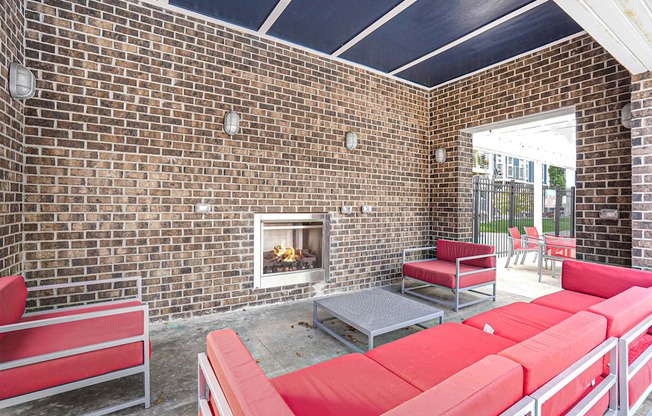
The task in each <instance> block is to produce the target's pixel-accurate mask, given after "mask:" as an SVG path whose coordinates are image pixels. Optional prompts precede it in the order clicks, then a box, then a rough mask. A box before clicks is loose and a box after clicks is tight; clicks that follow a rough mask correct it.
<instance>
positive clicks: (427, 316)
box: [313, 289, 444, 352]
mask: <svg viewBox="0 0 652 416" xmlns="http://www.w3.org/2000/svg"><path fill="white" fill-rule="evenodd" d="M318 308H319V309H322V310H324V311H326V312H328V313H329V314H331V315H332V317H331V318H326V319H317V309H318ZM436 318H439V323H440V324H442V323H443V322H444V312H443V311H442V310H441V309H437V308H435V307H433V306H429V305H424V304H423V303H421V302H417V301H416V300H413V299H410V298H406V297H404V296H401V295H397V294H394V293H391V292H389V291H387V290H384V289H370V290H363V291H360V292H355V293H350V294H345V295H340V296H333V297H329V298H324V299H317V300H315V301H314V303H313V319H314V325H315V327H316V328H320V329H321V330H323V331H324V332H326V333H328V334H330V335H332V336H333V337H335V338H336V339H338V340H339V341H341V342H343V343H344V344H346V345H347V346H349V347H351V348H353V349H354V350H356V351H359V352H364V350H362V349H361V348H359V347H358V346H356V345H354V344H353V343H351V342H349V341H347V340H346V339H345V338H344V337H342V336H340V335H339V334H338V333H336V332H335V331H333V330H332V329H330V328H328V327H326V325H324V324H323V323H324V322H326V321H331V320H333V319H339V320H340V321H342V322H344V323H346V324H348V325H350V326H352V327H353V328H355V329H357V330H358V331H360V332H362V333H363V334H365V335H367V336H368V337H369V346H368V350H371V349H373V347H374V337H375V336H377V335H380V334H385V333H387V332H391V331H395V330H397V329H401V328H405V327H407V326H410V325H417V326H420V327H421V328H426V327H425V326H423V325H421V322H425V321H429V320H431V319H436Z"/></svg>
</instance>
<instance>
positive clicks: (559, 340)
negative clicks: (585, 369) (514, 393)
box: [498, 311, 607, 395]
mask: <svg viewBox="0 0 652 416" xmlns="http://www.w3.org/2000/svg"><path fill="white" fill-rule="evenodd" d="M606 333H607V320H606V319H605V318H604V317H603V316H600V315H596V314H593V313H589V312H584V311H582V312H578V313H576V314H575V315H573V316H571V317H570V318H568V319H566V320H564V321H562V322H560V323H558V324H557V325H555V326H553V327H551V328H549V329H547V330H545V331H543V332H542V333H540V334H538V335H535V336H533V337H532V338H529V339H526V340H525V341H523V342H521V343H520V344H517V345H514V346H513V347H509V348H507V349H506V350H503V351H501V352H499V353H498V355H501V356H503V357H507V358H509V359H511V360H514V361H516V362H517V363H520V364H521V365H522V366H523V370H524V377H525V382H524V384H523V387H524V394H525V395H530V394H532V393H533V392H534V391H535V390H537V389H538V388H539V387H541V386H543V385H544V384H546V383H547V382H548V381H550V380H551V379H552V378H553V377H555V376H556V375H557V374H559V373H561V372H562V371H564V370H565V369H567V368H568V367H570V366H571V365H572V364H573V363H575V362H576V361H577V360H579V359H580V358H582V357H583V356H584V355H586V354H587V353H588V352H589V351H591V350H592V349H593V348H595V347H596V346H598V345H599V344H600V343H601V342H602V341H604V340H605V339H606V338H605V335H606ZM597 375H599V372H598V374H597Z"/></svg>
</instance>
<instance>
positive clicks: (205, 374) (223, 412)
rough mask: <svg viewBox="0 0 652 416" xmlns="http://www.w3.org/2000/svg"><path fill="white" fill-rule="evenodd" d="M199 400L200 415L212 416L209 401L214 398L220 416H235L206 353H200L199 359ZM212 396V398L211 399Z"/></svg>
mask: <svg viewBox="0 0 652 416" xmlns="http://www.w3.org/2000/svg"><path fill="white" fill-rule="evenodd" d="M197 373H198V383H197V399H198V401H199V415H202V416H211V415H212V414H213V413H212V412H211V408H210V406H209V404H208V400H209V399H210V398H211V397H212V398H213V401H214V403H215V404H216V405H217V411H218V414H219V415H220V416H233V410H231V407H230V406H229V402H228V401H227V400H226V395H225V394H224V390H222V386H220V383H219V381H217V377H216V376H215V372H214V371H213V367H211V364H210V362H209V361H208V357H207V356H206V354H205V353H203V352H202V353H200V354H199V355H198V359H197ZM209 394H210V397H209Z"/></svg>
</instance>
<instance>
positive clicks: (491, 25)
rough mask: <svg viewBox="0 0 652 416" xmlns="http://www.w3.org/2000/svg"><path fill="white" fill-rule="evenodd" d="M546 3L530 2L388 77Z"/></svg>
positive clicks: (408, 64)
mask: <svg viewBox="0 0 652 416" xmlns="http://www.w3.org/2000/svg"><path fill="white" fill-rule="evenodd" d="M547 1H548V0H537V1H535V2H532V3H530V4H528V5H526V6H523V7H521V8H520V9H517V10H514V11H513V12H511V13H509V14H507V15H505V16H503V17H501V18H500V19H497V20H494V21H493V22H491V23H489V24H487V25H484V26H482V27H481V28H479V29H477V30H474V31H473V32H471V33H469V34H468V35H466V36H463V37H461V38H459V39H457V40H455V41H453V42H451V43H449V44H446V45H444V46H442V47H441V48H439V49H437V50H435V51H432V52H430V53H428V54H426V55H423V56H422V57H421V58H418V59H415V60H414V61H412V62H408V63H407V64H405V65H403V66H402V67H400V68H397V69H395V70H393V71H391V72H390V73H389V74H390V75H396V74H398V73H399V72H403V71H405V70H406V69H408V68H412V67H413V66H415V65H418V64H420V63H421V62H423V61H425V60H428V59H430V58H432V57H433V56H437V55H439V54H441V53H443V52H446V51H447V50H449V49H451V48H454V47H455V46H457V45H460V44H462V43H464V42H466V41H467V40H469V39H473V38H474V37H476V36H478V35H481V34H482V33H484V32H486V31H488V30H491V29H493V28H495V27H496V26H499V25H501V24H503V23H505V22H507V21H509V20H512V19H514V18H515V17H518V16H520V15H522V14H523V13H525V12H528V11H530V10H532V9H534V8H535V7H538V6H541V5H542V4H543V3H545V2H547Z"/></svg>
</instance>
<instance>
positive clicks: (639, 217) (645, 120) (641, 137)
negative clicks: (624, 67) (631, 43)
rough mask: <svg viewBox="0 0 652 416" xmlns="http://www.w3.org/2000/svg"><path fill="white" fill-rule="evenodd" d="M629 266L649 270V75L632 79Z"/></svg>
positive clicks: (651, 262) (651, 76)
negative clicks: (630, 246) (630, 256)
mask: <svg viewBox="0 0 652 416" xmlns="http://www.w3.org/2000/svg"><path fill="white" fill-rule="evenodd" d="M632 158H633V166H632V199H633V202H632V211H633V212H632V219H633V222H632V234H633V235H632V264H633V265H634V266H636V267H641V268H647V269H650V270H652V72H647V73H645V74H640V75H636V76H634V79H633V80H632Z"/></svg>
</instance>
